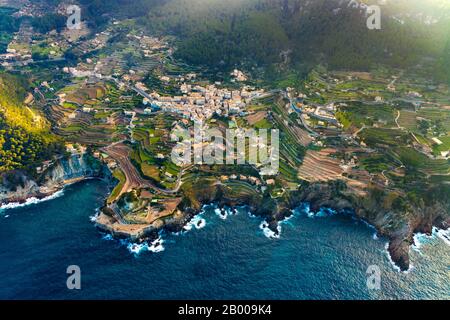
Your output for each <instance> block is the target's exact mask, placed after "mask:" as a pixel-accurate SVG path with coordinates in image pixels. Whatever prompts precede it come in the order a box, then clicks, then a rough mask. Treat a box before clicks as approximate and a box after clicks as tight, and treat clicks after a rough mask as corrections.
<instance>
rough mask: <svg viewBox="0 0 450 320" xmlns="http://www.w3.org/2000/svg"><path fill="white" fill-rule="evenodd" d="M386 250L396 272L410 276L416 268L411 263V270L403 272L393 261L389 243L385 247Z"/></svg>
mask: <svg viewBox="0 0 450 320" xmlns="http://www.w3.org/2000/svg"><path fill="white" fill-rule="evenodd" d="M384 249H385V252H386V255H387V257H388V259H389V262H390V263H391V265H392V267H393V268H394V269H395V271H397V272H400V273H403V274H408V273H410V272H411V271H413V270H414V266H413V265H412V263H409V269H408V270H406V271H402V270H401V269H400V267H399V266H398V265H396V264H395V262H394V260H392V257H391V254H390V253H389V242H387V243H386V245H385V246H384Z"/></svg>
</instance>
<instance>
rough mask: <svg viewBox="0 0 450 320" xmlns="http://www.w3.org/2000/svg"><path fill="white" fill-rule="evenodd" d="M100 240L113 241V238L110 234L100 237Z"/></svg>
mask: <svg viewBox="0 0 450 320" xmlns="http://www.w3.org/2000/svg"><path fill="white" fill-rule="evenodd" d="M102 239H103V240H106V241H113V240H114V237H113V236H112V235H111V234H109V233H107V234H105V235H104V236H103V237H102Z"/></svg>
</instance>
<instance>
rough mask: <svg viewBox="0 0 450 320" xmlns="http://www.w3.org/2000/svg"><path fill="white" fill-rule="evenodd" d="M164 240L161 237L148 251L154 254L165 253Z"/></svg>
mask: <svg viewBox="0 0 450 320" xmlns="http://www.w3.org/2000/svg"><path fill="white" fill-rule="evenodd" d="M163 243H164V240H163V239H162V238H161V237H159V238H158V239H156V240H155V241H153V242H152V243H151V244H150V246H149V247H148V250H149V251H151V252H154V253H158V252H162V251H164V246H163Z"/></svg>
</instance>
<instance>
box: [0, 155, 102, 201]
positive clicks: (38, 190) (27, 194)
mask: <svg viewBox="0 0 450 320" xmlns="http://www.w3.org/2000/svg"><path fill="white" fill-rule="evenodd" d="M108 175H109V172H108V171H107V170H105V168H104V167H103V166H102V164H101V163H100V162H99V161H98V160H97V159H95V158H93V157H92V156H90V155H89V154H80V155H72V156H70V157H67V158H62V159H58V160H56V161H55V163H53V164H52V165H51V166H50V167H49V168H48V169H47V170H45V171H44V172H43V173H42V174H41V175H39V176H38V177H36V178H30V177H29V176H27V175H26V174H25V173H24V172H22V171H15V172H9V173H6V174H3V175H2V176H0V203H1V204H6V203H13V202H19V203H22V202H25V201H26V200H27V199H29V198H32V197H34V198H38V199H42V198H44V197H46V196H49V195H51V194H53V193H55V192H56V191H58V190H61V189H62V188H63V187H64V186H65V185H66V184H67V183H72V182H77V181H80V180H83V179H86V178H103V177H106V176H108Z"/></svg>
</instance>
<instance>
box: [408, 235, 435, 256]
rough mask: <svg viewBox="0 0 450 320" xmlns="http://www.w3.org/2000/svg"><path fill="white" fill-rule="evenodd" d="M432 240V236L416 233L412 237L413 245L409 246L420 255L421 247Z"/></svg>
mask: <svg viewBox="0 0 450 320" xmlns="http://www.w3.org/2000/svg"><path fill="white" fill-rule="evenodd" d="M432 240H433V235H431V236H429V235H427V234H425V233H416V234H415V235H414V244H413V245H412V246H411V248H412V249H413V250H414V251H416V252H419V253H421V252H420V248H421V247H422V245H424V244H427V243H429V242H430V241H432Z"/></svg>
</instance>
